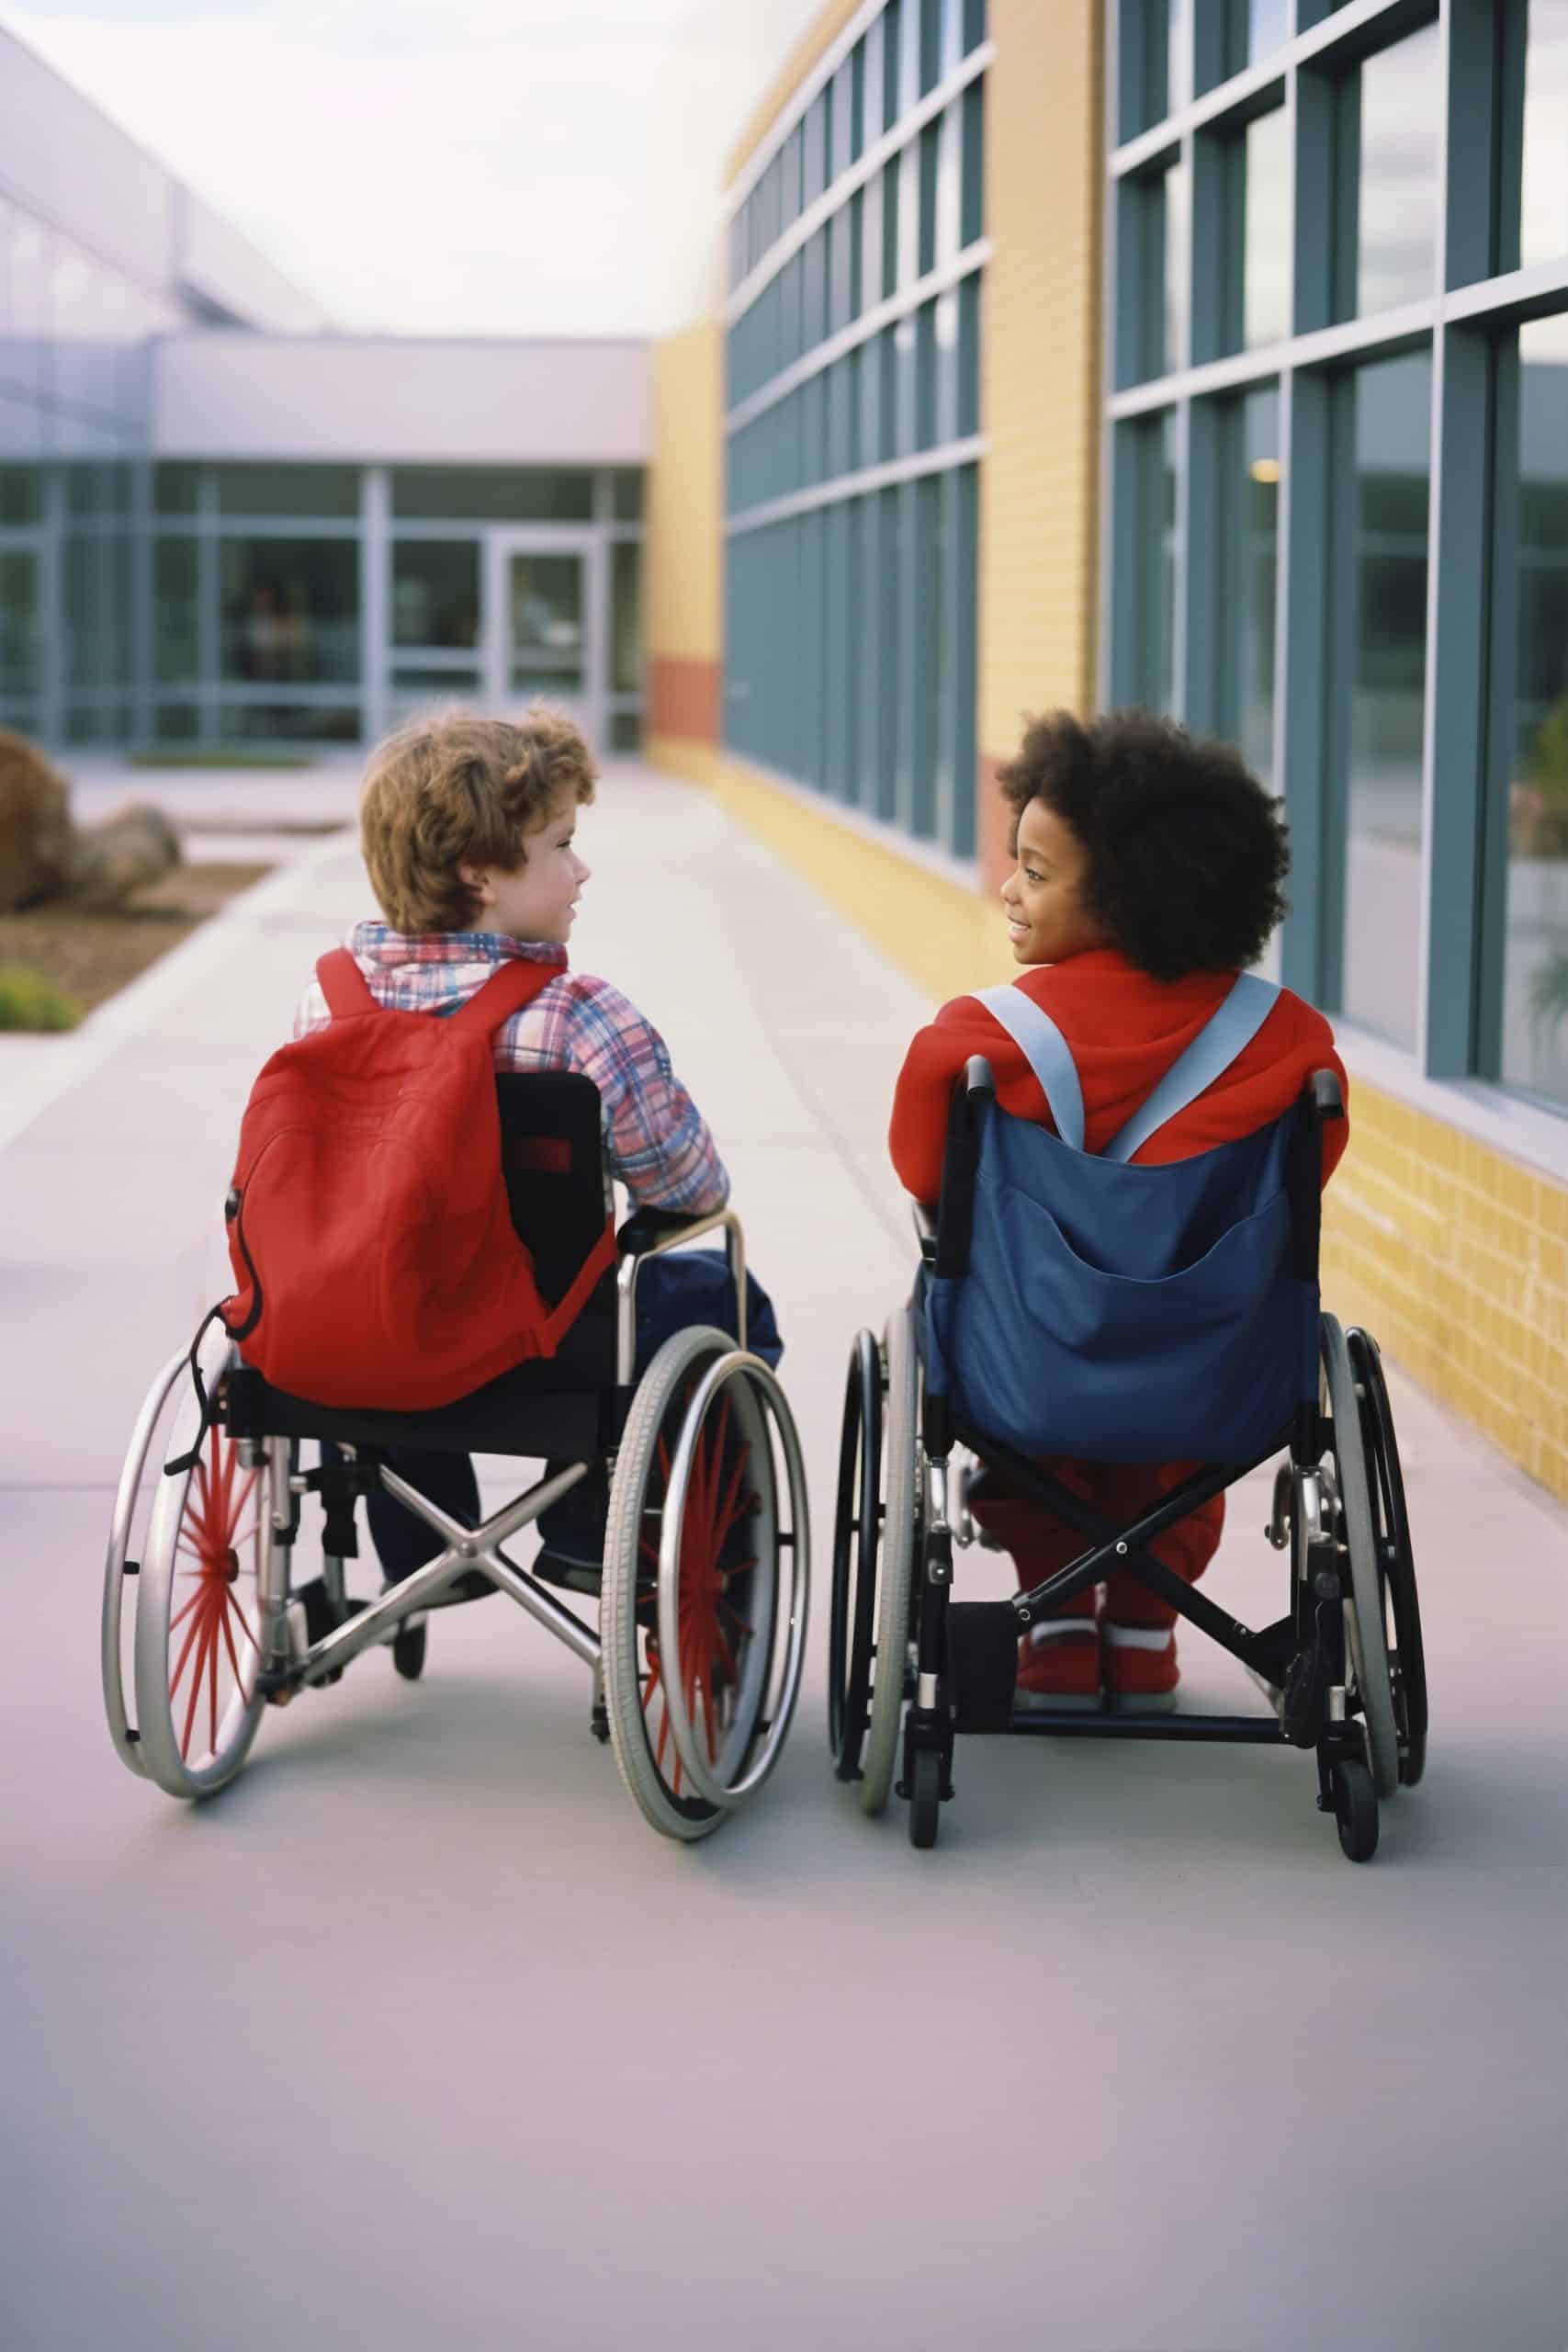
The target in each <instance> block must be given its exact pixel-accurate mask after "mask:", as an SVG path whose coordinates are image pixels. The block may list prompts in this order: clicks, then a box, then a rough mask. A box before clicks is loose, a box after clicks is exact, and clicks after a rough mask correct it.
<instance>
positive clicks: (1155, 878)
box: [998, 710, 1291, 980]
mask: <svg viewBox="0 0 1568 2352" xmlns="http://www.w3.org/2000/svg"><path fill="white" fill-rule="evenodd" d="M998 781H999V783H1000V785H1001V788H1002V795H1003V797H1004V798H1005V799H1006V800H1007V802H1008V804H1009V806H1010V808H1011V809H1012V811H1013V825H1012V840H1013V845H1014V846H1015V847H1016V843H1017V838H1018V823H1019V820H1020V818H1021V816H1022V815H1023V812H1024V810H1025V809H1027V808H1028V806H1029V804H1030V802H1031V801H1032V800H1043V802H1044V803H1045V805H1046V807H1047V808H1048V809H1051V810H1052V811H1053V812H1054V813H1055V815H1056V816H1057V817H1059V818H1060V819H1061V820H1062V822H1063V823H1064V824H1065V825H1066V826H1067V828H1068V829H1069V831H1071V832H1072V833H1073V834H1074V836H1075V837H1076V839H1077V841H1078V842H1080V843H1081V844H1082V846H1083V849H1084V851H1085V852H1086V854H1087V864H1086V866H1085V871H1084V878H1083V882H1082V885H1081V886H1080V890H1079V897H1080V899H1081V900H1082V903H1083V905H1084V908H1085V910H1086V911H1087V912H1088V913H1089V914H1090V915H1091V916H1092V917H1093V918H1094V920H1095V921H1096V922H1098V923H1099V924H1100V927H1101V929H1102V930H1103V931H1104V932H1105V933H1106V935H1107V937H1108V938H1109V939H1111V941H1112V942H1113V944H1115V945H1116V946H1117V947H1119V948H1120V949H1121V950H1122V954H1123V955H1124V956H1126V957H1127V958H1128V960H1129V961H1130V962H1132V963H1134V964H1135V965H1137V967H1139V969H1140V970H1141V971H1145V972H1148V973H1150V974H1151V975H1152V976H1153V978H1156V980H1179V979H1180V978H1182V976H1183V975H1184V974H1185V973H1188V972H1221V971H1224V972H1229V971H1238V970H1241V969H1244V968H1245V967H1246V966H1247V965H1248V964H1253V963H1256V962H1257V960H1258V956H1260V955H1261V954H1262V953H1263V949H1264V947H1265V945H1266V944H1267V942H1268V940H1269V934H1270V933H1272V931H1273V929H1274V926H1275V925H1276V923H1278V922H1279V921H1280V917H1281V916H1282V915H1283V914H1284V913H1285V912H1286V901H1285V899H1283V897H1282V896H1281V895H1280V884H1281V883H1282V882H1283V880H1284V878H1285V876H1286V875H1287V874H1288V873H1289V871H1290V865H1291V850H1290V833H1289V828H1288V827H1287V825H1286V823H1285V820H1284V817H1283V815H1282V814H1281V803H1280V802H1279V801H1278V800H1275V799H1273V798H1272V797H1270V796H1269V793H1267V792H1266V791H1265V790H1264V788H1263V786H1262V785H1260V784H1259V783H1258V779H1257V777H1256V776H1254V775H1250V774H1249V773H1248V771H1247V766H1246V763H1244V761H1243V760H1242V758H1241V756H1240V754H1239V752H1235V751H1234V750H1233V749H1232V747H1231V746H1230V745H1229V744H1228V743H1219V742H1214V741H1211V740H1209V739H1208V738H1206V737H1202V736H1194V735H1189V734H1188V732H1187V730H1186V729H1185V728H1184V727H1178V726H1176V725H1175V724H1174V722H1173V721H1171V720H1169V719H1166V718H1154V717H1153V716H1152V715H1151V713H1149V712H1148V711H1145V710H1113V711H1108V712H1106V713H1105V714H1104V715H1103V717H1101V718H1096V719H1093V720H1091V721H1090V722H1089V725H1088V726H1087V727H1086V726H1084V725H1082V724H1081V723H1080V721H1079V720H1077V718H1074V717H1073V716H1072V714H1071V712H1070V711H1066V710H1055V711H1052V712H1050V713H1049V714H1048V715H1047V716H1046V717H1044V718H1033V719H1031V720H1030V721H1029V724H1028V726H1027V728H1026V729H1025V731H1024V737H1023V741H1022V744H1021V747H1020V749H1019V751H1018V753H1017V755H1016V757H1015V758H1013V759H1011V760H1010V761H1008V762H1007V763H1006V764H1005V765H1004V766H1003V767H1002V768H1000V769H999V770H998Z"/></svg>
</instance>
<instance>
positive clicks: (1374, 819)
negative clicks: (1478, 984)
mask: <svg viewBox="0 0 1568 2352" xmlns="http://www.w3.org/2000/svg"><path fill="white" fill-rule="evenodd" d="M1351 398H1352V401H1353V431H1354V458H1353V471H1354V481H1353V492H1352V495H1353V503H1352V507H1351V512H1352V513H1353V515H1354V524H1353V546H1352V548H1351V551H1350V553H1351V562H1350V568H1349V573H1348V578H1346V579H1345V580H1344V582H1343V586H1344V588H1345V590H1346V591H1347V592H1348V594H1349V595H1350V598H1351V604H1350V606H1349V608H1348V615H1347V618H1348V627H1349V635H1348V640H1347V641H1348V649H1349V683H1350V697H1349V708H1348V773H1347V780H1346V827H1345V832H1346V855H1345V928H1344V965H1343V980H1342V987H1341V1002H1342V1004H1343V1006H1344V1009H1345V1011H1346V1012H1348V1014H1349V1015H1350V1016H1351V1018H1352V1019H1354V1020H1356V1021H1360V1022H1364V1023H1365V1024H1366V1026H1367V1027H1368V1028H1369V1029H1373V1030H1376V1031H1378V1032H1379V1033H1380V1034H1381V1035H1383V1036H1386V1037H1391V1038H1393V1041H1394V1042H1395V1043H1396V1044H1398V1045H1401V1046H1409V1047H1412V1048H1414V1046H1415V1044H1416V990H1417V987H1418V984H1419V973H1420V964H1421V958H1420V933H1421V888H1422V885H1421V842H1422V820H1421V758H1422V746H1423V737H1424V729H1425V721H1424V714H1423V704H1424V698H1425V692H1426V682H1427V492H1428V471H1429V468H1428V461H1427V434H1428V429H1429V424H1428V420H1429V418H1430V414H1431V402H1432V363H1431V359H1430V356H1428V355H1427V353H1426V352H1418V353H1416V354H1414V355H1412V356H1409V357H1407V358H1401V359H1385V360H1382V361H1379V362H1378V363H1376V364H1375V365H1374V366H1371V367H1367V368H1360V369H1359V371H1358V373H1357V376H1356V379H1355V382H1354V385H1353V388H1352V390H1351Z"/></svg>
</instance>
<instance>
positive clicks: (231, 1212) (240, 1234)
mask: <svg viewBox="0 0 1568 2352" xmlns="http://www.w3.org/2000/svg"><path fill="white" fill-rule="evenodd" d="M223 1222H224V1224H225V1225H231V1226H232V1227H233V1228H234V1238H235V1239H236V1241H237V1242H238V1243H239V1245H240V1255H241V1257H242V1258H243V1260H244V1261H245V1272H246V1273H248V1274H249V1276H250V1278H251V1289H252V1291H253V1292H254V1305H253V1306H252V1308H251V1311H250V1313H249V1314H248V1315H247V1316H246V1317H245V1319H244V1321H243V1323H242V1324H241V1325H240V1327H239V1329H238V1330H236V1329H235V1328H234V1326H233V1325H232V1324H231V1322H230V1321H229V1318H228V1317H227V1316H225V1317H223V1322H224V1328H225V1329H226V1330H227V1331H228V1334H229V1337H230V1338H231V1340H248V1339H249V1338H250V1336H251V1333H252V1332H253V1331H254V1329H255V1328H256V1325H257V1324H258V1323H259V1322H260V1321H261V1312H262V1284H261V1276H260V1274H259V1273H258V1272H256V1261H255V1260H254V1258H253V1257H252V1255H251V1253H250V1249H249V1246H248V1244H247V1243H246V1240H245V1194H244V1188H243V1185H240V1184H231V1186H230V1187H229V1192H228V1195H227V1197H226V1199H225V1200H224V1203H223Z"/></svg>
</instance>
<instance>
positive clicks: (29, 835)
mask: <svg viewBox="0 0 1568 2352" xmlns="http://www.w3.org/2000/svg"><path fill="white" fill-rule="evenodd" d="M74 839H75V836H74V829H73V826H72V822H71V803H70V793H69V789H68V787H67V786H66V782H65V779H64V777H63V776H62V775H61V774H60V773H59V771H58V770H57V769H56V768H54V767H51V764H50V763H49V761H48V760H46V759H45V758H44V755H43V753H42V752H40V751H39V749H38V746H37V745H36V744H34V743H29V742H28V739H27V737H26V736H25V735H17V734H14V733H13V732H12V730H11V729H9V728H8V727H0V914H6V913H9V912H10V910H12V909H13V908H14V907H27V906H30V905H31V904H32V903H33V901H34V900H35V899H51V898H53V897H54V896H55V894H56V893H57V892H58V891H60V890H62V888H64V887H65V882H66V877H67V876H68V875H69V873H70V871H71V865H72V856H73V847H74Z"/></svg>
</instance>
